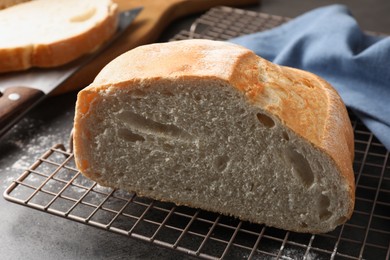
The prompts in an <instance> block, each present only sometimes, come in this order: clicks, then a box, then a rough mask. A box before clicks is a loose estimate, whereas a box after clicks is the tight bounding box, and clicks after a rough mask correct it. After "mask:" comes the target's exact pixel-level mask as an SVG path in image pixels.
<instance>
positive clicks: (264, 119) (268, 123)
mask: <svg viewBox="0 0 390 260" xmlns="http://www.w3.org/2000/svg"><path fill="white" fill-rule="evenodd" d="M256 116H257V119H258V120H259V121H260V123H261V124H263V125H264V126H265V127H268V128H271V127H273V126H275V121H274V120H273V119H272V118H271V117H269V116H267V115H264V114H262V113H257V115H256Z"/></svg>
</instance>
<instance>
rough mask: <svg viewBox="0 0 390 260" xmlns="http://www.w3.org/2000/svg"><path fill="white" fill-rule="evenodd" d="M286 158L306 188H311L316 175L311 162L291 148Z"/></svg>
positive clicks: (288, 149)
mask: <svg viewBox="0 0 390 260" xmlns="http://www.w3.org/2000/svg"><path fill="white" fill-rule="evenodd" d="M286 157H287V160H288V162H289V163H290V164H291V165H292V168H293V173H294V174H295V175H296V176H297V177H298V178H299V180H300V181H301V183H302V184H303V185H304V186H305V187H307V188H309V187H310V186H311V185H312V184H313V182H314V173H313V171H312V169H311V167H310V164H309V162H308V161H307V160H306V158H305V157H303V155H302V154H300V153H299V152H297V151H296V150H295V149H293V148H291V147H289V148H287V150H286Z"/></svg>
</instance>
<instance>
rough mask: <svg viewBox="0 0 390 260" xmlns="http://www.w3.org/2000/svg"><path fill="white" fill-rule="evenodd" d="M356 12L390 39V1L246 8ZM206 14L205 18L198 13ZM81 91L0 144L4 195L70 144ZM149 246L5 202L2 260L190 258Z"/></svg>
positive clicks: (30, 118) (48, 103) (51, 104)
mask: <svg viewBox="0 0 390 260" xmlns="http://www.w3.org/2000/svg"><path fill="white" fill-rule="evenodd" d="M336 2H338V3H342V4H345V5H347V6H349V7H350V9H351V11H352V13H353V14H354V16H355V17H356V19H357V21H358V22H359V24H360V25H361V27H362V28H363V29H365V30H370V31H378V32H383V33H388V34H390V1H389V0H373V1H364V0H349V1H347V0H345V1H328V0H316V1H314V0H299V1H290V0H263V1H262V2H261V3H260V4H259V5H253V6H248V7H245V8H244V9H248V10H255V11H261V12H266V13H270V14H276V15H282V16H288V17H295V16H297V15H299V14H302V13H303V12H305V11H308V10H311V9H313V8H315V7H318V6H323V5H328V4H334V3H336ZM198 15H200V14H198ZM198 15H194V16H190V17H186V18H183V19H179V20H177V21H175V22H174V23H173V24H172V25H171V26H170V27H169V28H168V29H167V30H166V31H165V32H164V33H163V35H162V36H161V38H160V41H166V40H167V39H169V38H171V37H172V36H173V35H175V34H176V33H177V32H179V31H180V30H181V29H183V28H188V27H189V26H190V25H191V23H192V22H193V20H194V19H196V17H197V16H198ZM76 94H77V93H75V92H73V93H69V94H65V95H61V96H57V97H51V98H48V99H47V100H45V101H44V102H43V103H41V104H40V105H39V106H37V107H36V108H35V109H33V110H32V111H31V112H29V113H28V114H27V115H26V117H25V118H24V119H23V120H22V121H21V122H20V123H18V124H17V125H16V126H15V127H14V128H13V129H11V131H10V132H9V133H8V134H7V135H6V136H5V137H4V138H2V139H1V140H0V190H1V192H4V190H5V189H6V187H8V186H9V185H10V183H11V182H12V181H13V180H14V179H16V178H17V177H18V176H19V175H20V174H21V173H22V172H23V170H24V169H25V168H27V167H28V166H30V165H31V164H32V163H33V162H34V161H35V160H36V159H37V158H38V157H39V156H40V155H41V154H42V153H43V152H44V151H46V150H48V149H49V148H50V147H51V146H52V145H54V144H56V143H64V144H67V142H68V138H69V133H70V130H71V128H72V123H73V115H74V104H75V101H76ZM190 258H191V257H189V256H187V255H184V254H182V253H178V252H175V251H171V250H168V249H165V248H160V247H157V246H154V245H151V244H147V243H145V242H141V241H138V240H135V239H131V238H127V237H124V236H121V235H117V234H113V233H110V232H107V231H103V230H100V229H97V228H93V227H89V226H86V225H83V224H80V223H76V222H73V221H69V220H66V219H62V218H59V217H56V216H52V215H49V214H46V213H43V212H39V211H36V210H33V209H29V208H26V207H23V206H20V205H16V204H13V203H10V202H8V201H6V200H4V199H3V198H2V197H1V198H0V259H40V260H44V259H190Z"/></svg>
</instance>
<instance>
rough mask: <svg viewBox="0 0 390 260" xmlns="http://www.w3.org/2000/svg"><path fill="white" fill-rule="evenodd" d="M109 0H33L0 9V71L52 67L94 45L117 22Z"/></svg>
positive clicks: (115, 12)
mask: <svg viewBox="0 0 390 260" xmlns="http://www.w3.org/2000/svg"><path fill="white" fill-rule="evenodd" d="M117 19H118V18H117V5H116V4H114V3H113V2H112V1H111V0H102V1H95V0H83V1H79V0H56V1H52V0H35V1H30V2H26V3H22V4H18V5H15V6H12V7H9V8H7V9H4V10H1V11H0V35H2V37H1V38H0V59H1V60H2V62H1V63H0V72H7V71H15V70H24V69H28V68H30V67H32V66H37V67H53V66H58V65H62V64H65V63H67V62H69V61H72V60H74V59H76V58H78V57H80V56H81V55H83V54H85V53H88V52H91V51H93V50H95V49H96V48H98V47H99V46H100V45H101V44H102V43H103V42H104V41H106V40H107V39H108V38H109V37H111V36H112V35H113V34H114V33H115V30H116V26H117Z"/></svg>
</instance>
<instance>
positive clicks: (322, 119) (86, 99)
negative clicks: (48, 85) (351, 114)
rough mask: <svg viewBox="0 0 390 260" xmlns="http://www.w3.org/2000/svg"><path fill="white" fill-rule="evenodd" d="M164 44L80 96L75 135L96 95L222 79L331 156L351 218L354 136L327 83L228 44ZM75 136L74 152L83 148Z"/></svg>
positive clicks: (138, 54)
mask: <svg viewBox="0 0 390 260" xmlns="http://www.w3.org/2000/svg"><path fill="white" fill-rule="evenodd" d="M167 44H169V45H166V46H164V47H162V45H161V44H154V45H148V46H143V47H139V48H137V49H134V50H133V51H130V52H128V53H125V54H123V55H121V56H120V57H118V58H117V59H115V60H114V61H112V62H111V63H110V64H109V65H107V66H106V67H105V68H104V69H103V70H102V71H101V73H100V74H99V75H98V76H97V77H96V79H95V81H94V82H93V83H92V84H91V85H90V86H89V87H87V88H86V89H84V90H82V91H81V92H80V93H79V96H78V103H77V104H78V107H77V108H76V111H77V114H76V120H75V122H76V125H75V131H76V132H77V133H78V134H81V133H82V132H83V131H82V129H81V125H82V118H83V117H84V116H85V114H87V113H88V112H89V104H90V103H91V102H93V100H94V97H95V95H97V94H98V92H99V91H105V90H107V89H109V88H111V87H113V88H121V87H131V86H133V85H135V84H131V83H134V82H140V83H145V84H146V83H148V82H155V81H158V80H159V79H161V78H164V79H172V80H175V79H179V80H183V79H188V78H192V79H194V78H195V79H196V78H214V79H218V80H222V81H225V82H228V83H230V85H233V86H234V87H235V88H237V89H238V90H240V91H242V92H243V93H244V94H245V95H246V97H247V98H248V101H249V102H251V103H252V104H253V105H254V106H258V107H261V108H262V109H264V110H266V111H268V112H270V113H271V114H273V115H275V116H277V117H278V118H279V119H280V121H281V122H283V123H284V124H285V125H286V126H287V127H289V128H290V129H292V130H293V131H294V132H296V133H297V134H298V135H300V136H301V137H303V138H304V139H305V140H307V141H308V142H310V143H311V144H312V145H313V147H314V148H316V149H319V150H321V151H323V152H324V153H325V154H327V155H328V156H329V158H330V160H332V161H333V162H334V164H335V165H336V166H337V168H338V169H339V170H340V171H339V172H340V175H341V179H344V180H345V181H346V185H348V190H349V193H350V200H351V203H350V207H349V213H350V214H349V215H351V214H352V211H353V205H354V187H355V184H354V175H353V170H352V161H353V152H354V149H353V131H352V128H351V124H350V121H349V118H348V114H347V111H346V108H345V106H344V104H343V102H342V101H341V98H340V97H339V95H338V94H337V92H336V91H335V90H334V89H333V88H332V87H331V86H330V85H329V84H328V83H327V82H325V81H324V80H322V79H320V78H319V77H317V76H315V75H313V74H311V73H308V72H305V71H301V70H297V69H292V68H287V67H281V66H277V65H275V64H272V63H270V62H268V61H266V60H264V59H262V58H260V57H258V56H256V55H255V54H254V53H253V52H251V51H249V50H247V49H245V48H242V47H239V46H237V45H233V44H230V43H225V42H214V41H205V40H187V41H182V42H176V43H175V42H172V43H167ZM215 53H217V55H218V57H216V56H214V54H215ZM123 71H126V73H123ZM78 134H76V135H75V138H78V139H77V141H76V142H75V149H82V144H81V142H82V139H81V137H80V136H78ZM81 154H82V153H81ZM85 163H86V162H85ZM78 167H79V169H80V170H81V171H82V172H83V171H87V170H88V165H87V164H84V163H83V162H81V161H80V162H79V163H78Z"/></svg>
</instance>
